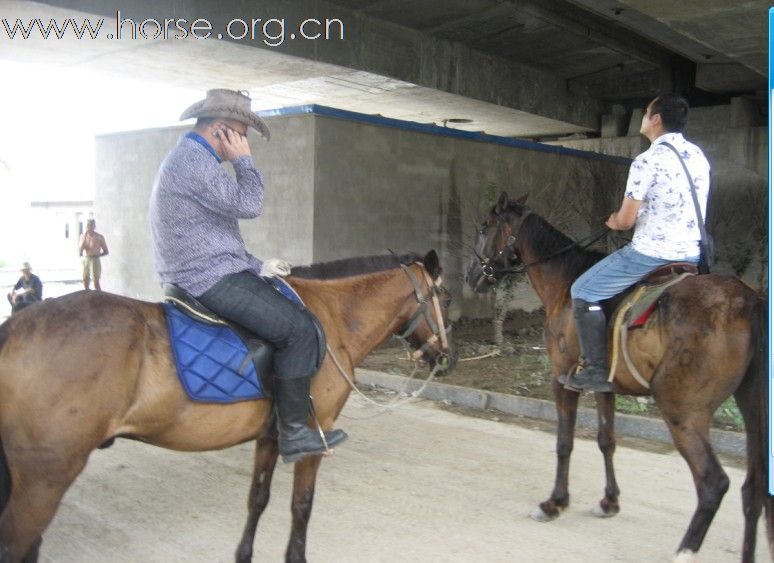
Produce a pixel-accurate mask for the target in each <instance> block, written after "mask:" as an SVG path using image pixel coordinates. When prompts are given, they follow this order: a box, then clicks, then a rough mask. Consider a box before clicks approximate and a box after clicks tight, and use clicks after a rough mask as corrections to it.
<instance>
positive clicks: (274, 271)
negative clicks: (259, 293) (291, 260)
mask: <svg viewBox="0 0 774 563" xmlns="http://www.w3.org/2000/svg"><path fill="white" fill-rule="evenodd" d="M261 275H262V276H266V277H271V276H279V277H281V278H284V277H285V276H289V275H290V264H288V263H287V262H285V261H284V260H282V259H280V258H270V259H269V260H266V261H265V262H264V263H263V265H262V266H261Z"/></svg>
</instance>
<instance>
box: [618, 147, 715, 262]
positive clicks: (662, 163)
mask: <svg viewBox="0 0 774 563" xmlns="http://www.w3.org/2000/svg"><path fill="white" fill-rule="evenodd" d="M664 142H668V143H669V144H671V145H672V146H673V147H675V148H676V149H677V150H678V152H679V153H680V156H682V157H683V160H684V162H685V165H686V166H687V167H688V171H689V172H690V174H691V176H692V178H693V183H694V186H696V195H697V196H698V199H699V206H700V208H701V214H702V217H705V216H706V214H707V198H708V197H709V187H710V165H709V162H707V158H706V157H705V156H704V153H703V152H702V150H701V149H700V148H699V147H697V146H696V145H694V144H693V143H689V142H688V141H686V140H685V138H684V137H683V135H682V133H666V134H664V135H661V136H660V137H659V138H657V139H656V140H655V141H653V144H652V145H651V146H650V148H649V149H648V150H646V151H645V152H644V153H642V154H640V155H639V156H637V158H635V159H634V162H632V165H631V168H630V169H629V179H628V180H627V182H626V197H627V198H629V199H635V200H639V201H642V202H643V203H642V205H641V206H640V209H639V210H638V212H637V220H636V222H635V224H634V237H633V238H632V247H633V248H634V249H635V250H636V251H637V252H640V253H642V254H645V255H647V256H651V257H654V258H662V259H664V260H675V261H679V260H687V259H696V258H698V256H699V241H700V240H701V233H700V232H699V224H698V222H697V217H696V207H695V206H694V204H693V198H692V196H691V187H690V185H689V183H688V180H687V178H686V177H685V171H684V170H683V166H682V165H681V164H680V160H679V159H678V158H677V155H676V154H675V153H674V152H673V151H672V149H670V148H669V147H666V146H664V145H663V143H664Z"/></svg>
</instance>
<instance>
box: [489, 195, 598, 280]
mask: <svg viewBox="0 0 774 563" xmlns="http://www.w3.org/2000/svg"><path fill="white" fill-rule="evenodd" d="M526 210H527V208H526V206H525V205H523V204H521V203H517V202H515V201H510V202H508V207H507V211H509V212H511V213H514V214H516V215H518V216H519V217H521V216H523V215H524V213H525V212H526ZM493 212H494V209H493ZM526 220H527V221H529V222H530V223H529V224H527V225H525V226H524V229H525V230H526V231H527V232H529V233H531V237H530V239H531V241H532V244H533V250H534V251H535V254H536V255H537V259H538V260H541V259H544V258H546V257H548V256H551V255H552V254H553V253H555V252H559V251H561V250H562V249H563V248H566V247H568V246H569V245H571V244H572V243H573V242H574V241H573V239H571V238H570V237H568V236H567V235H565V234H564V233H562V232H561V231H560V230H559V229H557V228H556V227H554V226H553V225H552V224H551V223H549V222H548V221H547V220H546V219H545V218H543V217H542V216H541V215H538V214H537V213H535V212H534V211H533V212H532V213H530V214H529V215H528V216H527V218H526ZM605 256H606V254H605V253H604V252H600V251H598V250H589V249H583V248H571V249H569V250H567V251H566V252H562V253H561V254H558V255H557V256H554V257H553V258H551V261H556V262H557V263H559V264H561V267H562V269H563V270H564V271H565V272H566V273H567V275H568V276H569V278H570V279H572V280H574V279H576V278H577V277H578V276H580V275H581V274H582V273H583V272H585V271H586V270H588V269H589V268H590V267H591V266H593V265H594V264H596V263H597V262H599V261H600V260H601V259H602V258H604V257H605Z"/></svg>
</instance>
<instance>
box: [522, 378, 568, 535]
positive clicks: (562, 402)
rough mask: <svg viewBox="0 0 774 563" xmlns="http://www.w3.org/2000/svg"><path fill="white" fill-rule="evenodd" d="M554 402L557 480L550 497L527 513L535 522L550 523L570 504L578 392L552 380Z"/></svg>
mask: <svg viewBox="0 0 774 563" xmlns="http://www.w3.org/2000/svg"><path fill="white" fill-rule="evenodd" d="M553 389H554V399H555V402H556V414H557V417H558V420H557V434H556V457H557V463H556V480H555V481H554V490H553V491H552V492H551V497H550V498H549V499H548V500H546V501H543V502H541V503H540V504H539V505H538V506H537V507H536V508H535V509H534V510H533V511H532V513H531V514H530V517H531V518H532V519H533V520H537V521H538V522H550V521H551V520H554V519H555V518H557V517H558V516H559V513H560V512H561V511H562V510H564V509H565V508H567V507H568V506H569V505H570V493H569V491H568V480H569V473H570V455H571V454H572V448H573V440H574V438H575V419H576V415H577V414H578V398H579V397H580V393H576V392H575V391H568V390H566V389H565V388H564V386H563V385H561V384H559V383H558V382H557V380H556V378H554V380H553Z"/></svg>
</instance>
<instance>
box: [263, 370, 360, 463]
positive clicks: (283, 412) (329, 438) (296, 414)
mask: <svg viewBox="0 0 774 563" xmlns="http://www.w3.org/2000/svg"><path fill="white" fill-rule="evenodd" d="M310 384H311V378H309V377H299V378H295V379H282V378H279V377H278V378H276V379H275V380H274V393H275V402H276V405H277V429H278V430H279V453H280V455H281V456H282V461H284V462H285V463H291V462H295V461H298V460H300V459H301V458H303V457H306V456H308V455H319V454H324V453H326V451H327V450H328V449H329V448H332V447H334V446H336V445H338V444H341V443H342V442H343V441H344V440H346V439H347V435H346V433H345V432H344V431H343V430H331V431H330V432H325V433H324V434H325V441H323V437H322V435H321V431H320V430H319V429H314V430H313V429H311V428H309V427H308V426H307V425H306V421H307V420H308V419H309V401H310V399H309V387H310ZM326 444H327V447H326Z"/></svg>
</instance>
